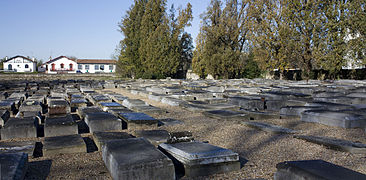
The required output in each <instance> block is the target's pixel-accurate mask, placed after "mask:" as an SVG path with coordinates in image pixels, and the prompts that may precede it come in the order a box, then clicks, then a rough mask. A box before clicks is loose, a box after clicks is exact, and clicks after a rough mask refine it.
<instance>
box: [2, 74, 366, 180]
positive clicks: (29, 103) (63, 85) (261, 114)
mask: <svg viewBox="0 0 366 180" xmlns="http://www.w3.org/2000/svg"><path fill="white" fill-rule="evenodd" d="M116 88H123V89H126V90H128V91H129V92H131V93H132V94H136V95H141V96H143V97H146V98H148V99H151V100H154V101H159V102H161V103H164V104H167V105H170V106H177V107H181V108H184V109H187V110H189V111H192V112H201V113H203V114H204V115H206V116H208V117H212V118H217V119H220V120H234V121H238V122H239V123H242V124H244V125H247V126H249V127H253V128H257V129H260V130H264V131H269V132H273V133H285V134H293V137H294V138H299V139H303V140H305V141H310V142H313V143H318V144H323V145H326V146H328V147H331V148H335V149H337V150H342V151H347V152H351V153H363V154H366V145H365V144H362V143H358V142H351V141H348V140H345V139H334V138H330V137H316V136H304V135H301V132H298V131H295V130H292V129H288V128H284V127H280V126H276V125H273V124H268V123H263V122H260V120H262V119H270V118H283V119H285V118H298V120H299V121H305V122H314V123H321V124H325V125H328V126H335V127H342V128H363V129H365V127H366V116H365V115H366V114H365V111H364V110H365V109H366V94H365V92H366V82H362V81H336V82H324V81H322V82H320V81H310V82H288V81H274V82H273V81H267V80H262V79H256V80H221V81H215V80H202V81H183V80H171V79H165V80H131V81H82V80H68V81H49V82H44V81H43V82H16V83H15V82H14V83H13V84H11V85H2V86H0V90H1V96H0V100H1V101H0V116H1V119H0V121H1V122H0V125H1V141H0V152H1V153H0V164H1V178H2V179H23V178H24V176H25V173H26V171H27V163H28V158H31V157H40V156H46V157H48V156H54V155H57V154H65V153H91V152H93V151H101V153H102V157H103V161H104V164H105V166H106V168H107V169H108V171H109V173H110V175H111V177H112V178H113V179H176V178H179V177H181V176H183V175H184V176H186V177H188V178H193V177H197V176H207V175H211V174H215V173H225V172H230V171H236V170H239V169H240V166H241V164H240V160H239V155H238V153H235V152H233V151H232V150H230V149H225V148H222V147H218V146H214V145H211V144H209V143H205V142H200V141H195V140H194V138H193V135H192V133H190V132H186V131H181V132H168V131H165V130H157V128H158V126H161V125H170V124H176V123H182V122H180V121H179V120H159V119H156V118H154V116H155V115H157V114H161V113H165V110H164V109H161V108H158V107H155V106H151V105H149V104H147V103H146V102H144V101H142V100H140V99H131V98H128V97H126V96H123V94H117V93H114V92H113V91H112V90H113V89H116ZM103 89H104V90H103ZM126 129H127V130H132V131H133V132H134V134H128V133H127V132H125V131H124V130H126ZM86 135H91V139H90V140H91V141H92V144H95V147H89V146H88V143H87V140H88V139H87V137H86ZM276 168H277V172H276V173H275V175H274V179H366V175H364V174H361V173H359V172H355V171H353V170H350V169H347V168H344V167H341V166H338V165H335V164H332V163H329V162H326V161H322V160H299V161H287V162H282V163H279V164H278V165H277V167H276Z"/></svg>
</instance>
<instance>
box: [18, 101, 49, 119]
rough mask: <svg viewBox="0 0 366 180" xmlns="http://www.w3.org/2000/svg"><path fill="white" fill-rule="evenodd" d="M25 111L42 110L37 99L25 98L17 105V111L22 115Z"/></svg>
mask: <svg viewBox="0 0 366 180" xmlns="http://www.w3.org/2000/svg"><path fill="white" fill-rule="evenodd" d="M25 112H40V113H42V112H43V108H42V106H41V103H40V102H38V101H32V100H25V101H24V102H23V104H22V105H21V106H20V107H19V113H20V114H21V116H24V113H25Z"/></svg>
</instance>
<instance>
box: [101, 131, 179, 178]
mask: <svg viewBox="0 0 366 180" xmlns="http://www.w3.org/2000/svg"><path fill="white" fill-rule="evenodd" d="M102 157H103V161H104V163H105V165H106V167H107V169H108V170H109V172H110V174H111V176H112V178H113V179H164V180H165V179H167V180H168V179H172V180H173V179H175V171H174V165H173V163H172V161H171V160H170V159H169V158H168V157H166V156H165V155H164V154H163V153H161V152H160V151H158V150H157V149H156V148H155V147H154V145H152V144H150V143H149V142H148V141H147V140H145V139H144V138H129V139H121V140H111V141H107V142H106V143H105V145H104V146H103V148H102Z"/></svg>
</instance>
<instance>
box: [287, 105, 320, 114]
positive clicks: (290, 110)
mask: <svg viewBox="0 0 366 180" xmlns="http://www.w3.org/2000/svg"><path fill="white" fill-rule="evenodd" d="M317 109H323V107H321V106H286V107H282V108H281V110H280V115H281V116H290V117H291V116H296V117H300V116H301V113H302V112H304V111H307V110H317Z"/></svg>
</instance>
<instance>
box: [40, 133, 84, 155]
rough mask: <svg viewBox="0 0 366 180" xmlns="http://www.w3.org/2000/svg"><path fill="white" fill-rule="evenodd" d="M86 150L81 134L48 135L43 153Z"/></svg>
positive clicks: (80, 151)
mask: <svg viewBox="0 0 366 180" xmlns="http://www.w3.org/2000/svg"><path fill="white" fill-rule="evenodd" d="M82 152H86V145H85V142H84V140H83V138H82V137H81V136H80V134H75V135H67V136H55V137H46V138H45V139H44V141H43V155H44V156H50V155H57V154H67V153H82Z"/></svg>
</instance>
